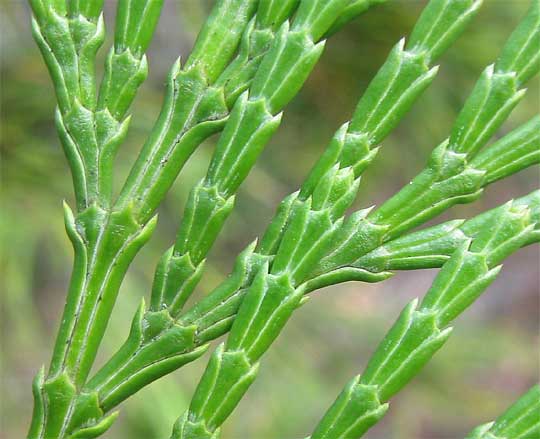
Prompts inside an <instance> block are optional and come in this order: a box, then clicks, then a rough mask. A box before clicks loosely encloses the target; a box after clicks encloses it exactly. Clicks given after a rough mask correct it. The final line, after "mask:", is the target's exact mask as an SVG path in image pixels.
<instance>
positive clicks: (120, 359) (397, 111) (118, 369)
mask: <svg viewBox="0 0 540 439" xmlns="http://www.w3.org/2000/svg"><path fill="white" fill-rule="evenodd" d="M471 5H472V6H471V7H470V8H469V7H468V6H470V5H466V6H461V7H462V8H463V10H464V11H466V12H467V13H466V14H464V17H463V19H462V20H457V24H455V25H454V26H450V29H451V30H453V31H450V32H448V33H447V36H446V37H447V39H448V38H456V37H457V34H458V33H459V32H458V31H459V29H460V27H461V28H462V27H463V26H464V24H465V22H466V18H467V17H469V16H471V15H472V13H473V12H474V11H475V10H476V9H477V7H478V3H477V2H473V3H471ZM449 18H450V19H451V20H452V21H453V22H454V21H455V16H453V15H452V14H451V13H449ZM442 26H446V24H443V25H441V27H440V28H439V29H442V28H443V27H442ZM445 30H447V28H445ZM414 44H415V45H416V43H414ZM434 47H441V46H437V45H435V46H434ZM415 50H416V49H415ZM440 53H441V51H440V50H438V51H437V52H436V54H437V55H438V54H440ZM430 57H431V58H433V54H432V52H431V51H430V50H426V51H421V50H419V51H418V54H416V52H415V54H412V53H407V52H404V51H403V47H402V44H401V43H400V45H398V46H397V47H396V49H395V50H394V52H393V56H392V57H391V60H390V61H389V62H388V63H387V64H388V66H386V67H385V68H383V70H382V73H381V75H386V76H393V75H400V76H401V77H403V78H404V79H405V81H404V83H403V84H402V85H401V86H400V87H391V89H390V91H388V90H386V89H381V88H374V89H373V91H372V92H371V95H370V96H366V98H365V99H366V100H368V101H370V102H372V103H373V105H374V108H373V110H375V109H377V112H378V113H379V114H380V113H382V111H380V110H379V108H380V107H383V108H384V109H385V110H386V111H385V113H386V114H388V113H390V114H391V117H388V118H386V119H385V121H384V122H385V123H381V124H380V127H381V128H380V129H379V130H378V131H377V132H376V133H375V134H376V136H375V137H373V138H372V140H373V142H378V141H380V140H381V139H382V137H383V136H384V135H385V134H384V133H385V132H388V131H389V130H390V128H391V127H392V126H394V125H395V124H396V123H397V121H398V120H399V118H400V117H401V115H403V114H404V113H405V112H406V111H407V109H408V108H409V107H410V105H412V102H413V101H414V99H415V98H416V97H417V96H418V95H419V94H420V92H421V91H422V90H423V89H424V88H425V87H426V86H427V84H428V83H429V82H430V81H431V79H432V78H433V74H434V72H435V71H434V70H429V69H428V68H427V67H425V65H424V63H425V62H426V60H428V59H430ZM396 58H397V60H399V59H405V60H409V62H404V63H400V62H398V61H397V60H396ZM400 64H404V65H405V67H403V68H401V69H400V68H399V65H400ZM396 65H397V66H398V67H396ZM411 70H412V71H413V72H414V73H415V76H413V75H411ZM404 89H405V90H409V91H408V92H406V93H404ZM374 94H375V96H374ZM402 95H404V97H403V98H402V99H400V100H399V102H398V103H397V104H392V102H394V101H396V100H398V97H401V96H402ZM381 96H383V97H384V99H383V98H379V97H381ZM344 130H345V131H346V127H345V128H344V129H342V130H340V132H339V135H338V136H337V138H336V139H335V140H334V142H333V143H332V145H331V147H330V149H331V151H330V152H331V154H333V155H334V156H332V155H331V156H330V157H328V154H327V155H326V156H325V157H326V158H325V161H326V162H327V161H328V160H329V159H331V160H334V161H335V159H336V157H337V156H339V155H340V154H339V151H340V150H343V151H344V154H343V157H342V158H341V159H340V160H341V161H342V162H344V161H348V162H346V163H344V165H345V166H350V165H351V163H350V162H351V160H352V158H353V157H354V154H357V155H359V156H360V159H359V160H358V164H357V166H355V169H356V172H358V173H359V172H361V170H362V169H363V168H364V167H365V162H366V157H364V153H365V155H367V158H368V159H371V158H372V157H373V156H374V154H373V153H370V151H369V148H368V149H367V150H366V148H367V147H368V146H369V144H366V142H365V141H364V136H361V135H354V133H350V134H347V137H346V139H347V140H346V143H347V146H346V147H345V148H344V142H345V139H343V137H344ZM359 142H361V143H359ZM336 148H338V149H337V150H336ZM355 148H356V149H357V150H358V149H359V148H360V149H359V151H361V152H362V154H359V153H357V152H355ZM336 152H337V156H335V155H336ZM332 157H333V158H332ZM316 169H318V170H319V171H320V169H321V166H318V167H317V168H316ZM315 174H316V173H315ZM353 174H354V172H353V173H351V172H350V170H344V171H341V172H340V173H339V176H337V177H336V178H337V179H338V180H339V179H341V178H342V177H344V176H347V175H349V177H348V179H347V178H345V180H344V182H345V183H346V184H348V183H347V182H348V181H349V180H350V178H351V177H352V175H353ZM353 180H354V178H353ZM327 183H330V182H327ZM342 183H343V182H342ZM349 183H350V181H349ZM330 184H331V183H330ZM355 185H357V183H355ZM327 189H329V187H327ZM349 191H350V188H349ZM350 195H351V194H349V197H350ZM289 201H290V199H289ZM285 204H287V202H286V203H285ZM281 217H282V215H281V213H278V218H277V219H276V220H275V221H274V225H273V226H271V227H270V229H275V228H276V225H278V224H279V222H280V221H282V218H281ZM272 233H273V232H269V234H272ZM268 241H269V239H265V240H263V242H268ZM261 247H268V245H267V244H263V245H262V246H261ZM253 250H254V248H253V246H251V247H250V248H248V249H247V250H246V251H245V252H244V254H243V255H242V256H241V257H240V258H239V261H238V262H237V266H236V268H235V274H233V276H232V277H231V278H230V279H229V280H228V281H227V282H225V284H224V285H223V286H222V287H220V288H218V289H217V290H216V291H215V292H214V293H213V294H211V295H210V296H209V297H208V298H207V299H205V300H203V302H202V303H201V304H200V306H197V307H196V308H195V310H193V311H192V312H189V313H187V314H186V316H185V318H181V319H180V321H178V322H175V321H173V320H171V319H170V317H168V316H167V315H166V313H164V312H161V313H159V314H157V313H153V314H152V313H148V314H147V315H146V317H144V319H146V320H142V317H141V313H138V314H137V317H136V318H135V319H134V322H133V327H132V333H131V335H130V337H129V339H128V341H127V342H126V344H125V345H124V346H123V347H122V349H121V350H120V351H119V352H118V353H117V354H116V355H115V356H114V357H113V358H112V359H111V361H109V362H108V363H107V364H106V366H105V367H104V368H103V369H101V370H100V371H99V372H98V373H97V374H96V376H95V377H94V378H92V379H91V380H90V382H89V385H88V386H87V390H88V391H89V392H91V391H92V390H96V389H97V390H99V393H100V400H101V401H102V403H103V406H104V407H106V408H107V409H110V408H112V407H114V406H115V405H116V404H118V403H119V402H120V401H121V400H122V399H124V398H125V397H127V396H128V395H129V394H131V393H133V392H134V391H136V390H137V389H138V388H140V387H141V386H142V385H144V384H146V383H148V382H150V381H152V380H154V379H156V378H158V377H159V376H161V375H163V374H164V373H167V371H170V370H171V369H172V368H175V367H176V366H175V365H174V356H173V355H171V352H170V351H167V352H168V355H163V354H161V350H162V349H161V348H159V345H161V344H162V343H165V339H168V338H172V337H173V334H174V333H177V332H179V331H182V332H183V333H185V332H186V331H187V330H188V328H189V331H190V334H192V337H191V338H189V341H188V343H186V344H184V345H181V344H177V346H176V347H177V349H178V350H177V355H178V357H179V358H180V357H182V356H185V355H188V354H190V353H191V352H193V350H194V349H195V347H196V346H200V345H201V344H202V343H201V339H202V340H208V339H212V338H213V336H212V334H221V333H223V332H222V331H224V330H225V331H226V330H227V329H228V327H229V326H230V322H231V321H232V319H233V317H234V314H235V312H236V309H237V307H238V304H239V303H240V299H241V297H242V295H243V292H244V289H245V288H246V287H247V286H248V285H249V283H250V282H251V280H252V278H253V274H254V273H255V272H256V270H257V269H258V267H259V266H260V265H261V264H262V263H263V262H264V261H265V260H268V258H269V257H270V253H268V251H269V249H266V250H265V253H264V254H257V253H253ZM224 313H225V314H226V315H225V316H223V314H224ZM205 314H208V316H207V317H205V318H204V319H205V320H209V321H211V320H212V319H213V318H214V319H215V320H214V322H213V323H212V324H211V325H210V327H205V325H204V323H203V322H199V321H197V320H199V318H202V316H203V315H205ZM149 318H153V319H154V321H153V322H148V319H149ZM195 321H197V322H196V323H197V324H196V325H195V324H194V323H195ZM156 322H159V324H160V325H161V328H162V329H161V332H163V334H162V335H160V336H159V337H156V334H157V331H148V330H147V331H146V332H147V333H148V335H145V334H144V333H143V331H142V328H143V327H144V328H147V329H148V328H150V327H153V326H155V327H158V324H156ZM201 325H202V327H203V328H204V329H203V331H202V332H201V331H199V329H200V327H201ZM139 328H141V329H139ZM158 328H159V327H158ZM206 329H208V330H206ZM216 336H217V335H216ZM177 338H178V337H177ZM162 339H163V341H162ZM148 340H151V342H150V343H149V342H148Z"/></svg>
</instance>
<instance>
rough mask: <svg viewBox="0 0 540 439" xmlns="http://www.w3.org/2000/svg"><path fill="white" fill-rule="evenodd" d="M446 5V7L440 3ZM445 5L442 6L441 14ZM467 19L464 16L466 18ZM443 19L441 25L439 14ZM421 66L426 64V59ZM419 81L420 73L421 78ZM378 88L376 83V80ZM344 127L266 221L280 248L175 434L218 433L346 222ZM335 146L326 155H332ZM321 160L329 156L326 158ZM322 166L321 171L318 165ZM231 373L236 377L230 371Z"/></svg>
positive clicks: (355, 273) (355, 275)
mask: <svg viewBox="0 0 540 439" xmlns="http://www.w3.org/2000/svg"><path fill="white" fill-rule="evenodd" d="M438 4H440V2H432V3H431V4H430V6H431V8H433V7H434V5H435V6H437V5H438ZM469 6H470V5H467V8H464V9H465V10H463V9H461V10H460V12H461V14H464V16H465V17H467V16H470V15H472V12H473V11H474V10H475V9H477V7H478V3H475V4H474V8H470V9H469ZM431 8H430V7H428V8H427V9H426V11H427V12H425V13H424V14H423V16H422V17H421V19H420V20H419V25H420V26H421V25H423V23H424V21H423V18H424V17H425V16H426V14H428V12H429V11H430V9H431ZM449 9H450V10H452V12H454V11H455V9H454V8H449ZM443 11H444V12H446V13H448V12H447V10H445V8H443ZM444 12H442V13H441V14H442V15H443V16H444ZM311 13H312V11H311V10H310V8H309V7H306V9H305V10H302V5H301V6H300V9H299V11H298V13H297V16H296V19H297V20H299V23H300V26H302V23H303V20H305V19H306V17H310V16H311ZM320 20H321V21H323V22H324V20H328V21H327V22H328V23H330V22H331V20H330V19H328V18H327V17H326V16H325V15H324V14H321V18H320ZM464 22H466V20H465V19H464V20H463V23H464ZM441 23H442V24H443V25H446V22H445V21H444V20H442V22H441ZM462 27H463V25H462V23H459V20H458V25H457V29H460V28H462ZM293 29H294V25H293ZM436 29H438V28H437V27H435V29H434V30H436ZM313 32H314V33H315V35H317V32H321V35H322V34H324V31H322V30H321V29H319V28H317V27H315V30H314V31H313ZM458 33H459V32H458V31H456V32H453V31H452V30H450V31H449V32H448V35H450V37H449V38H452V37H453V36H455V35H457V34H458ZM437 44H439V41H437ZM437 44H435V47H436V46H437ZM402 47H403V45H401V47H400V46H398V50H399V49H402ZM419 47H420V48H422V47H421V46H419ZM428 47H429V46H428ZM425 52H427V53H422V50H420V53H421V57H422V58H421V59H422V60H425V59H426V58H427V59H428V60H429V57H428V56H429V50H427V48H426V50H425ZM422 66H423V67H425V63H423V65H422ZM426 70H427V69H426ZM383 71H384V69H383ZM413 71H414V70H413ZM405 72H406V74H404V76H405V77H406V78H407V79H409V78H408V77H410V76H411V74H410V73H409V72H408V71H407V70H405ZM424 73H425V71H420V72H419V73H417V75H416V76H415V77H413V80H412V82H413V83H414V81H415V80H416V78H417V77H422V76H423V74H424ZM428 73H430V72H428ZM431 76H432V75H431ZM420 82H422V81H421V80H420ZM392 85H393V84H391V86H392ZM375 89H376V90H377V91H378V89H377V88H375ZM412 89H413V92H411V96H407V97H406V98H404V99H403V101H401V102H400V100H399V99H397V101H398V103H397V105H394V106H392V107H390V109H389V111H390V117H391V116H392V111H395V112H396V114H398V115H399V114H400V110H403V108H402V107H405V108H406V107H407V105H410V103H411V102H412V101H413V100H414V97H415V95H416V96H417V95H418V94H419V92H420V91H421V90H422V87H421V86H419V87H417V88H416V87H412ZM414 92H416V93H414ZM394 93H395V94H392V93H388V92H383V93H381V95H382V96H386V95H388V94H390V99H389V100H390V101H391V100H392V97H395V96H396V95H397V94H398V93H399V92H398V91H394ZM368 102H369V100H368ZM372 102H373V101H372ZM375 102H376V103H377V104H379V105H381V107H382V108H385V105H386V101H385V100H384V99H381V100H377V101H375ZM381 102H382V103H381ZM400 104H401V105H400ZM359 107H361V105H360V106H359ZM376 108H377V109H378V108H379V107H377V106H376ZM396 108H398V109H396ZM396 118H398V117H396ZM383 120H384V118H383ZM390 121H391V122H390ZM354 122H355V119H354V118H353V123H351V126H354V125H355V124H354ZM393 124H395V120H392V119H391V118H390V119H389V122H388V125H389V126H390V127H392V126H393ZM355 128H356V126H355ZM370 128H371V131H372V132H369V131H368V132H367V133H366V132H361V131H360V133H354V134H356V136H355V137H354V140H356V141H357V143H360V142H361V143H360V145H362V146H364V149H360V151H363V150H365V149H366V148H365V143H366V139H369V138H370V134H371V135H372V136H371V137H372V138H373V139H374V141H377V140H380V139H381V138H382V137H384V135H385V134H387V133H388V131H389V128H387V126H386V125H385V123H384V122H383V123H378V124H375V125H374V126H370ZM379 130H380V131H379ZM347 131H348V130H347V125H346V126H344V127H343V129H341V130H340V131H338V133H337V135H336V138H335V142H334V143H333V144H332V145H331V147H330V148H329V150H330V151H331V152H332V153H334V154H333V159H334V162H336V161H337V163H335V165H334V166H332V167H330V168H328V166H318V167H317V171H316V172H318V173H319V176H320V178H316V179H315V178H311V179H310V180H309V181H310V183H311V184H310V185H308V187H309V188H310V189H309V191H308V190H304V193H303V194H302V192H301V193H300V194H299V195H300V196H298V197H297V198H296V199H293V200H292V202H287V214H286V217H285V218H283V219H281V218H280V219H279V221H283V222H282V226H281V227H272V228H271V235H272V234H273V233H275V232H277V233H278V234H279V235H281V236H280V237H279V238H277V237H275V236H270V237H268V235H267V236H266V238H265V240H266V241H270V242H271V243H272V245H271V246H270V247H272V248H277V251H276V253H275V256H274V258H273V260H272V262H271V264H265V265H264V266H262V267H261V268H260V270H259V272H258V273H257V275H256V276H255V278H254V279H253V282H252V284H251V285H250V286H249V287H248V288H247V289H246V293H245V297H244V299H243V301H242V303H241V305H240V307H239V309H238V314H237V316H236V318H235V319H234V321H233V323H232V327H231V330H230V333H229V336H228V338H227V341H226V342H225V344H224V345H222V346H221V347H220V348H218V350H216V351H215V352H214V354H213V356H212V358H211V360H210V363H209V365H208V367H207V369H206V371H205V373H204V375H203V377H202V378H201V381H200V383H199V386H198V387H197V389H196V390H195V394H194V396H193V399H192V403H191V405H190V407H189V410H188V412H187V413H186V414H185V415H184V416H182V417H181V418H180V419H179V420H178V422H177V424H176V425H175V429H174V431H173V436H172V437H173V438H175V439H180V438H182V439H187V438H192V437H193V438H194V437H196V436H194V435H193V432H194V431H197V432H204V433H201V434H202V436H201V437H212V436H213V435H215V434H216V432H217V431H218V428H219V427H220V425H221V424H222V423H223V422H224V420H225V419H226V418H227V417H228V416H229V415H230V413H231V412H232V411H233V410H234V408H235V407H236V405H237V404H238V402H239V400H240V399H241V398H242V396H243V395H244V393H245V392H246V391H247V389H248V388H249V386H250V384H251V382H252V381H253V380H254V379H255V376H256V372H257V370H258V360H259V359H260V357H261V356H262V355H263V354H264V353H265V352H266V350H267V349H268V348H269V347H270V345H271V344H272V343H273V341H274V340H275V338H276V337H277V336H278V335H279V333H280V331H281V329H282V328H283V326H284V325H285V324H286V322H287V321H288V319H289V318H290V316H291V314H292V312H293V311H294V310H295V309H296V308H297V307H298V306H300V305H301V303H302V302H301V301H302V298H303V296H304V294H305V293H306V292H307V289H308V287H309V286H310V285H309V284H308V283H306V282H307V281H310V280H313V279H312V278H311V279H310V278H309V274H310V273H311V272H312V271H313V270H314V268H315V267H316V266H317V265H318V262H319V261H320V260H321V258H322V257H323V256H324V255H327V254H328V253H329V250H331V249H332V248H333V245H334V238H335V235H336V232H337V231H338V230H340V229H341V228H342V225H343V218H342V216H343V215H344V213H345V211H346V210H347V209H348V208H349V207H350V205H351V203H352V202H353V201H354V199H355V196H356V193H357V190H358V184H359V180H358V179H357V178H356V177H357V175H356V173H355V163H354V162H353V164H350V165H349V166H346V167H343V168H341V165H342V164H341V163H340V161H339V160H336V158H337V157H339V158H340V157H341V154H340V152H341V151H346V148H345V145H346V141H347V140H351V137H349V138H347V136H346V133H347ZM366 131H367V128H366ZM360 134H364V135H360ZM358 141H359V142H358ZM350 143H353V142H350ZM360 145H358V144H357V145H355V144H354V143H353V145H350V144H349V145H347V146H350V148H351V151H354V152H357V151H358V150H359V148H358V147H359V146H360ZM368 151H369V149H368ZM336 152H337V154H336ZM332 153H330V154H329V156H328V157H332ZM351 156H354V154H353V153H351V152H349V154H348V156H347V155H345V157H348V158H350V157H351ZM328 157H326V159H328ZM355 158H356V159H360V161H362V160H363V159H365V155H363V154H356V157H355ZM326 161H327V162H328V160H326ZM347 164H348V163H347ZM356 169H361V167H356ZM321 170H324V171H325V172H324V173H323V172H321ZM305 192H308V193H307V194H306V193H305ZM302 195H303V196H302ZM289 203H290V204H289ZM365 215H367V211H365V212H359V213H358V214H357V215H355V217H356V219H358V220H361V219H363V218H364V217H365ZM278 216H279V215H278ZM333 274H335V273H333ZM386 277H387V274H386V273H382V274H380V276H378V277H377V276H375V278H373V276H372V275H370V274H369V273H366V272H365V271H363V270H354V269H349V270H348V272H347V273H338V274H337V275H336V274H335V276H334V278H333V279H332V280H333V281H334V282H337V281H339V280H343V279H345V278H348V280H350V279H354V280H364V281H375V280H382V279H384V278H386ZM324 282H327V279H324V280H318V281H316V284H317V285H316V286H317V287H319V286H321V284H323V283H324ZM239 364H241V366H240V365H239ZM233 375H234V377H235V379H232V378H231V377H232V376H233Z"/></svg>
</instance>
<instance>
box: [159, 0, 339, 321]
mask: <svg viewBox="0 0 540 439" xmlns="http://www.w3.org/2000/svg"><path fill="white" fill-rule="evenodd" d="M345 4H346V1H344V0H333V1H331V2H327V1H324V2H322V1H305V0H304V1H301V2H300V5H299V9H298V11H297V13H296V16H295V19H294V21H293V23H292V25H291V27H290V28H289V23H288V22H287V21H286V22H284V23H283V24H282V25H281V26H280V28H279V31H278V32H277V35H276V37H275V39H274V41H273V43H272V45H271V47H270V49H269V50H268V52H267V53H266V55H265V56H264V57H263V59H262V61H261V64H260V67H259V69H258V70H257V73H256V74H255V77H254V78H253V82H252V84H251V87H250V89H249V91H246V92H245V93H243V94H242V95H241V96H240V98H239V99H238V100H237V101H236V103H235V105H234V107H233V109H232V111H231V116H230V118H229V121H228V123H227V125H226V126H225V129H224V132H223V134H222V135H221V137H220V139H219V142H218V144H217V146H216V150H215V153H214V155H213V157H212V160H211V163H210V166H209V169H208V173H207V175H206V177H205V178H204V179H203V180H202V181H201V182H200V183H199V184H198V185H196V186H195V187H194V189H193V190H192V192H191V195H190V197H189V199H188V202H187V205H186V209H185V214H184V218H183V221H182V222H181V224H180V227H179V232H178V236H177V240H176V244H175V246H174V247H173V249H172V250H170V251H169V252H167V253H166V254H165V255H164V258H163V259H162V261H161V264H160V267H159V270H158V276H157V277H156V282H155V283H154V287H153V296H152V302H151V304H152V310H154V311H159V310H161V309H162V308H167V309H168V311H169V313H170V314H171V316H172V317H176V316H177V315H178V313H179V312H180V310H181V308H182V306H183V304H184V303H185V302H186V300H187V299H188V297H189V296H190V294H191V292H192V291H193V289H194V287H195V284H196V283H197V281H198V278H199V277H200V274H201V273H202V267H203V264H204V258H205V257H206V255H207V253H208V251H209V249H210V247H211V246H212V244H213V243H214V241H215V239H216V238H217V235H218V234H219V232H220V231H221V229H222V227H223V224H224V222H225V220H226V218H227V217H228V215H229V213H230V211H231V210H232V208H233V205H234V194H235V193H236V191H237V189H238V187H239V185H240V184H241V183H242V181H243V180H244V179H245V177H246V176H247V175H248V173H249V171H250V170H251V168H252V167H253V165H254V163H255V161H256V159H257V157H258V156H259V154H260V152H261V151H262V149H263V148H264V146H265V145H266V144H267V143H268V140H269V139H270V137H271V135H272V134H273V133H274V132H275V130H276V129H277V127H278V125H279V122H280V120H281V114H278V112H280V111H281V110H282V109H283V108H284V106H285V105H286V104H287V103H288V102H289V101H290V100H291V99H292V98H293V97H294V96H295V95H296V94H297V92H298V90H299V89H300V88H301V86H302V85H303V83H304V82H305V80H306V79H307V77H308V75H309V73H310V72H311V70H312V69H313V67H314V65H315V63H316V62H317V60H318V59H319V57H320V55H321V53H322V49H323V47H324V42H320V41H319V40H318V38H320V36H321V35H322V34H323V33H324V32H325V31H326V30H327V28H328V27H329V26H330V25H331V23H333V22H334V21H335V19H336V18H337V17H338V16H339V15H340V13H341V11H342V10H343V8H344V5H345ZM170 280H173V282H169V281H170Z"/></svg>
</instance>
